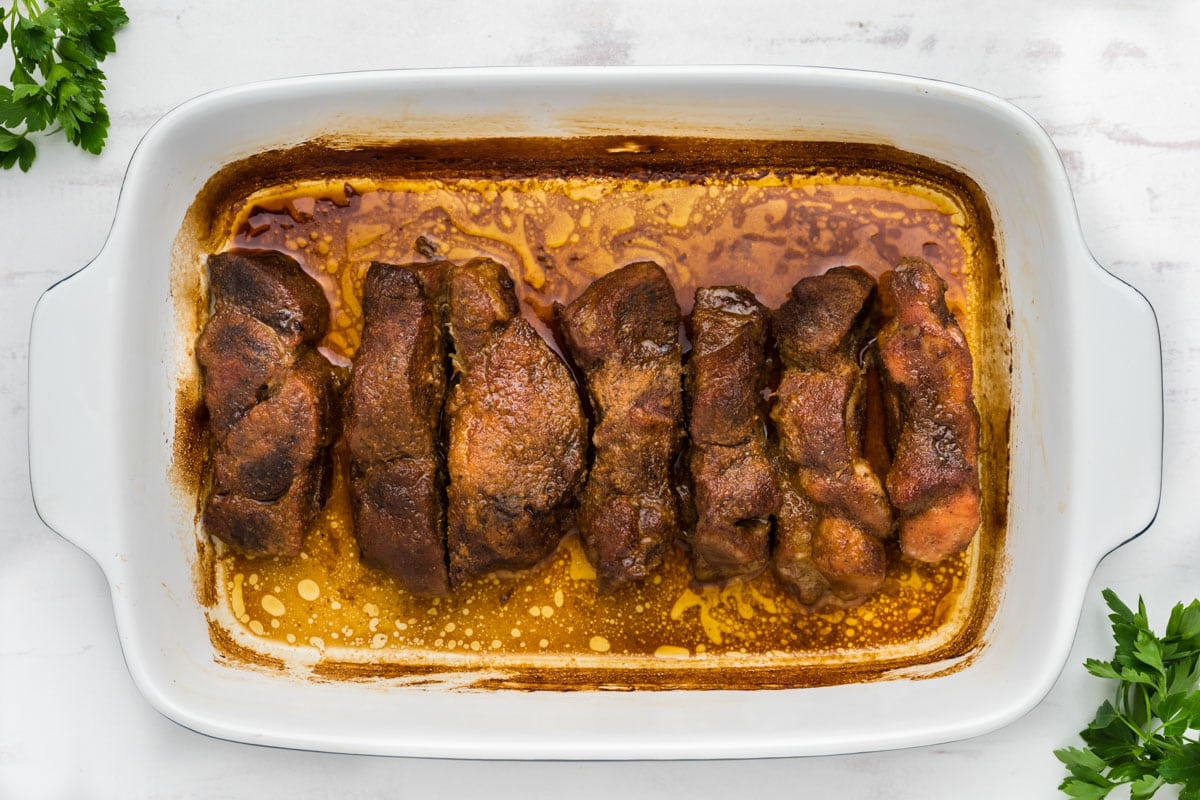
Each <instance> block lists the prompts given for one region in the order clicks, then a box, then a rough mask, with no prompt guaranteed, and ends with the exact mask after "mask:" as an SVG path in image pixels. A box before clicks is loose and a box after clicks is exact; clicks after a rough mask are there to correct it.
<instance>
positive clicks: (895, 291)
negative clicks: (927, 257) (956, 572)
mask: <svg viewBox="0 0 1200 800" xmlns="http://www.w3.org/2000/svg"><path fill="white" fill-rule="evenodd" d="M880 289H881V292H882V296H883V307H884V310H885V312H886V313H887V314H888V315H889V318H888V320H887V322H886V323H885V324H884V325H883V327H882V328H881V330H880V332H879V338H878V345H877V346H878V352H879V362H880V367H881V370H880V372H881V376H880V377H881V378H882V383H883V399H884V410H885V413H886V416H887V423H888V424H887V431H888V439H889V443H890V446H891V450H892V465H891V468H890V469H889V470H888V474H887V490H888V495H889V496H890V497H891V499H892V503H893V504H894V505H895V506H896V509H897V511H898V512H899V517H900V547H901V549H902V550H903V551H904V554H905V555H907V556H909V557H910V558H915V559H919V560H921V561H930V562H935V561H940V560H942V559H943V558H946V557H948V556H951V555H953V554H955V553H957V552H960V551H961V550H963V549H964V548H966V546H967V545H968V544H969V543H970V541H971V539H972V538H973V537H974V535H975V532H976V531H977V530H978V529H979V521H980V491H979V415H978V412H977V411H976V410H975V400H974V393H973V389H972V381H973V376H974V374H973V365H972V362H971V351H970V350H969V349H968V347H967V340H966V337H965V336H964V335H963V332H962V330H961V329H960V328H959V326H958V323H957V322H956V321H955V319H954V315H953V314H951V313H950V310H949V309H948V308H947V307H946V284H945V282H944V281H943V280H942V279H941V277H939V276H938V274H937V272H935V271H934V269H933V267H931V266H930V265H929V264H927V263H926V262H924V261H921V260H920V259H915V258H909V259H905V260H903V261H901V262H900V265H899V266H897V267H896V269H895V270H894V271H893V272H891V273H888V274H886V275H885V276H884V277H883V279H882V281H881V283H880Z"/></svg>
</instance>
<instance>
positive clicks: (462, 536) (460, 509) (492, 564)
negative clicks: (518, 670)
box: [444, 259, 587, 585]
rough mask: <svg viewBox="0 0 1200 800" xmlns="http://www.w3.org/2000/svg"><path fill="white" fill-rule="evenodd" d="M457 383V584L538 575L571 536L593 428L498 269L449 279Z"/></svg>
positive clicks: (466, 271) (452, 521)
mask: <svg viewBox="0 0 1200 800" xmlns="http://www.w3.org/2000/svg"><path fill="white" fill-rule="evenodd" d="M444 302H445V304H446V313H447V320H448V324H449V327H450V332H451V335H452V337H453V343H454V356H453V362H454V366H455V371H456V373H457V377H458V382H457V383H456V384H455V385H454V386H453V388H452V389H451V390H450V396H449V398H448V399H447V401H446V410H445V413H446V418H447V420H448V421H449V446H448V450H447V466H448V469H449V476H450V483H449V489H448V498H449V509H448V516H449V525H448V530H447V545H448V548H449V555H450V581H451V585H457V584H458V583H461V582H462V581H464V580H467V579H469V578H472V577H475V576H478V575H484V574H487V573H490V572H495V571H498V570H518V569H525V568H528V567H532V566H533V565H534V564H536V563H537V562H539V561H541V560H542V559H543V558H545V557H546V556H547V555H549V554H550V553H551V552H552V551H553V550H554V548H555V547H556V546H557V544H558V542H559V540H560V539H561V538H562V535H563V533H564V532H565V531H566V530H567V528H568V527H569V520H570V515H571V509H570V506H571V505H572V504H573V502H574V501H575V499H576V497H577V495H578V491H579V487H580V485H581V484H582V482H583V478H584V474H585V470H586V464H585V459H586V454H587V420H586V418H585V417H584V414H583V407H582V403H581V401H580V397H579V391H578V388H577V387H576V385H575V381H574V379H573V378H572V376H571V372H570V370H569V369H568V368H567V366H566V364H564V363H563V362H562V359H560V358H559V357H558V355H557V354H555V353H554V351H553V350H551V349H550V347H549V346H548V345H547V344H546V342H545V341H544V340H543V339H542V337H541V336H540V335H539V334H538V333H537V331H535V330H534V329H533V327H532V326H531V325H530V324H529V323H528V322H526V321H525V320H524V319H522V318H521V315H520V312H519V310H518V306H517V297H516V294H515V293H514V291H513V282H512V279H511V278H510V277H509V275H508V272H507V271H506V270H505V269H504V267H502V266H501V265H499V264H497V263H496V262H494V261H490V260H487V259H477V260H475V261H472V262H470V263H468V264H466V265H464V266H456V267H453V268H451V269H450V270H449V272H448V273H447V275H446V277H445V287H444Z"/></svg>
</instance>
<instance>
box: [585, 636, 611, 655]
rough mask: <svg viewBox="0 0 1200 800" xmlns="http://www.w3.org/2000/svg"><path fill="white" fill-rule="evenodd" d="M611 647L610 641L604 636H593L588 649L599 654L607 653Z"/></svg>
mask: <svg viewBox="0 0 1200 800" xmlns="http://www.w3.org/2000/svg"><path fill="white" fill-rule="evenodd" d="M609 646H610V645H609V644H608V639H605V638H604V637H603V636H593V637H592V639H591V641H589V642H588V647H590V648H592V649H593V650H595V651H596V652H597V653H607V652H608V648H609Z"/></svg>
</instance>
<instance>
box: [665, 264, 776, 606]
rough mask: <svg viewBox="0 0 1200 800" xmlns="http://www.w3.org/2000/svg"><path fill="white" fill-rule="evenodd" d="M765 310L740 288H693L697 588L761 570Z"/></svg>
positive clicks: (764, 550)
mask: <svg viewBox="0 0 1200 800" xmlns="http://www.w3.org/2000/svg"><path fill="white" fill-rule="evenodd" d="M766 335H767V310H766V309H765V308H763V306H762V304H761V303H759V302H758V300H757V299H756V298H755V297H754V294H753V293H752V292H750V291H749V290H748V289H746V288H744V287H741V286H713V287H709V288H701V289H697V290H696V296H695V303H694V305H693V308H692V355H691V359H690V360H689V361H688V367H687V382H688V389H689V391H688V397H689V399H690V406H691V407H690V409H689V415H688V434H689V436H690V438H691V448H690V452H689V456H688V461H689V466H690V468H691V474H692V483H693V488H694V496H695V504H696V517H697V519H696V526H695V530H694V531H693V532H692V534H691V536H690V543H691V556H692V574H693V575H694V576H695V578H696V580H698V581H700V582H701V583H711V582H724V581H728V580H731V579H733V578H737V577H741V576H748V575H754V574H756V573H758V572H760V571H761V570H762V569H763V568H764V567H766V565H767V562H768V559H769V556H770V552H769V548H770V536H771V520H770V517H771V515H773V514H774V513H775V512H776V511H777V510H778V508H779V503H780V496H779V488H778V486H777V485H776V478H775V473H774V469H773V467H772V465H771V463H770V461H769V460H768V458H767V439H766V424H765V419H764V415H763V409H762V406H763V399H762V394H761V392H762V389H763V387H764V386H765V385H766V366H767V363H766V352H765V346H766Z"/></svg>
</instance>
